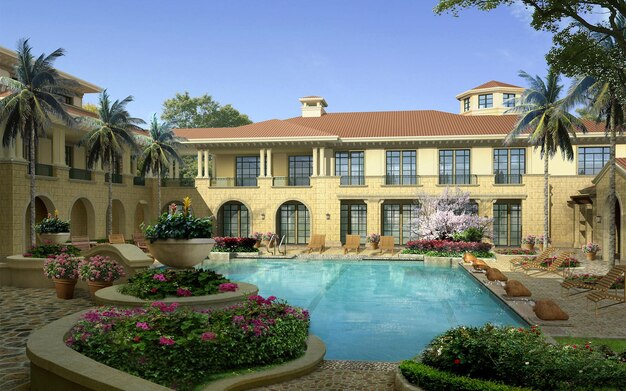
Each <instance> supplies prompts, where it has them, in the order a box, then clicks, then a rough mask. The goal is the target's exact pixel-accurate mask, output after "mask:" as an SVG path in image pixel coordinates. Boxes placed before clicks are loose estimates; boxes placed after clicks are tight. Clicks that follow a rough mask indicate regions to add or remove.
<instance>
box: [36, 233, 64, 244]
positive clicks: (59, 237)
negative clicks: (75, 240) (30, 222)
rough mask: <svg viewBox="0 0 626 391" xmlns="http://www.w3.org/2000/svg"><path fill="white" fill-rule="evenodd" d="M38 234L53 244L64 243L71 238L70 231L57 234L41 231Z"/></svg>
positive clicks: (41, 238) (40, 238)
mask: <svg viewBox="0 0 626 391" xmlns="http://www.w3.org/2000/svg"><path fill="white" fill-rule="evenodd" d="M37 235H38V236H39V240H41V241H42V242H50V243H53V244H63V243H65V242H67V241H68V240H69V238H70V233H69V232H59V233H56V234H50V233H41V234H37Z"/></svg>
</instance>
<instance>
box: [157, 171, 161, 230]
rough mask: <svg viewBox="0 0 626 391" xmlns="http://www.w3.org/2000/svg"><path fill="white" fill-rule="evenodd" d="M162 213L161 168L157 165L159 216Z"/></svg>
mask: <svg viewBox="0 0 626 391" xmlns="http://www.w3.org/2000/svg"><path fill="white" fill-rule="evenodd" d="M160 215H161V170H160V168H159V167H158V166H157V218H158V217H159V216H160Z"/></svg>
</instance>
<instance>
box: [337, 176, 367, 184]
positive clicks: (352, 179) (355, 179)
mask: <svg viewBox="0 0 626 391" xmlns="http://www.w3.org/2000/svg"><path fill="white" fill-rule="evenodd" d="M339 184H340V185H342V186H361V185H364V184H365V177H364V176H351V175H343V176H341V177H339Z"/></svg>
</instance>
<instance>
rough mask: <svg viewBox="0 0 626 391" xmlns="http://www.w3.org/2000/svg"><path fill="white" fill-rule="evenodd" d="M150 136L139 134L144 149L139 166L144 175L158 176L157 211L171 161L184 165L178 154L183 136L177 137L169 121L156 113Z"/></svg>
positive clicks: (149, 131)
mask: <svg viewBox="0 0 626 391" xmlns="http://www.w3.org/2000/svg"><path fill="white" fill-rule="evenodd" d="M148 133H149V136H143V135H140V136H138V139H139V144H140V145H141V148H142V151H141V154H140V156H139V161H141V162H142V164H141V167H140V168H139V170H140V173H141V175H142V176H145V175H146V174H147V173H152V174H153V175H155V176H156V178H157V213H159V210H160V208H161V176H162V175H163V173H164V172H165V171H167V169H168V167H169V165H170V161H172V160H174V161H177V162H178V164H180V165H181V166H183V165H184V162H183V159H182V158H181V157H180V155H179V154H178V151H177V149H179V148H180V147H181V146H182V144H181V143H180V142H181V141H182V140H184V139H183V138H180V137H176V136H175V135H174V132H173V131H172V126H171V125H170V123H169V122H159V121H158V120H157V117H156V114H155V115H154V116H153V117H152V121H151V122H150V129H149V130H148Z"/></svg>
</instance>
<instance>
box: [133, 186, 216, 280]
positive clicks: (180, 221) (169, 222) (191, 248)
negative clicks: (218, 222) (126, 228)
mask: <svg viewBox="0 0 626 391" xmlns="http://www.w3.org/2000/svg"><path fill="white" fill-rule="evenodd" d="M190 207H191V199H190V198H189V197H185V199H184V200H183V209H182V210H181V211H180V212H177V211H176V204H172V205H170V208H169V213H164V214H162V215H161V216H160V217H159V219H158V221H157V222H156V224H154V225H149V226H147V227H145V228H144V234H145V237H146V239H148V240H149V243H148V250H149V251H150V254H152V256H154V258H155V259H156V260H158V261H159V262H161V263H162V264H164V265H166V266H171V267H175V268H190V267H193V266H195V265H197V264H199V263H201V262H202V261H203V260H204V259H205V258H206V257H207V255H209V253H210V252H211V249H212V248H213V246H214V245H215V240H213V239H211V228H212V226H213V220H212V218H211V217H195V216H193V214H192V213H191V208H190Z"/></svg>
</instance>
